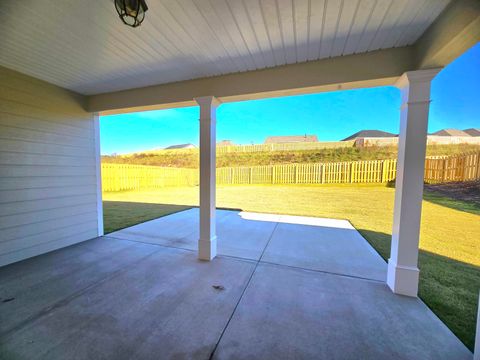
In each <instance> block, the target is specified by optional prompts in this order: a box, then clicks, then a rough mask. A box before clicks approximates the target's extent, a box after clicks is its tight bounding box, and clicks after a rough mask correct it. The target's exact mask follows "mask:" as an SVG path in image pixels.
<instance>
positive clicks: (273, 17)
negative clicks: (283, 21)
mask: <svg viewBox="0 0 480 360" xmlns="http://www.w3.org/2000/svg"><path fill="white" fill-rule="evenodd" d="M260 6H261V10H262V14H263V19H264V21H265V26H266V30H267V34H268V37H269V40H270V44H271V47H272V51H273V57H274V60H275V65H277V66H278V65H284V64H286V63H287V59H286V57H285V49H284V47H283V38H282V31H281V28H280V22H279V17H278V9H277V2H276V1H275V0H260Z"/></svg>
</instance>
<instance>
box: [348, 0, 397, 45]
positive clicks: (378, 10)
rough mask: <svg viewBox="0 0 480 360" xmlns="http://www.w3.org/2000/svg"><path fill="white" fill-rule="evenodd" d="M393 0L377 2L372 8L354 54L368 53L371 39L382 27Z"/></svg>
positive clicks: (379, 0)
mask: <svg viewBox="0 0 480 360" xmlns="http://www.w3.org/2000/svg"><path fill="white" fill-rule="evenodd" d="M393 1H394V0H378V1H377V2H376V4H375V6H374V8H373V11H372V15H371V16H370V19H369V21H368V23H367V26H366V28H365V30H364V32H363V35H362V37H361V38H360V41H359V42H358V44H357V48H356V50H355V53H362V52H366V51H369V49H370V46H371V45H372V42H373V39H374V38H375V36H377V33H378V31H379V29H380V27H381V26H382V24H383V22H384V20H385V16H386V14H387V12H388V10H389V9H390V7H391V6H392V2H393Z"/></svg>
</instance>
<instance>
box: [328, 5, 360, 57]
mask: <svg viewBox="0 0 480 360" xmlns="http://www.w3.org/2000/svg"><path fill="white" fill-rule="evenodd" d="M359 5H360V0H348V6H343V9H342V14H341V17H340V20H339V23H338V28H337V31H336V34H335V40H334V42H333V49H332V54H331V56H340V55H343V51H344V49H345V44H346V43H347V40H348V37H349V35H350V32H351V31H352V26H353V19H354V18H355V16H356V14H357V12H358V7H359Z"/></svg>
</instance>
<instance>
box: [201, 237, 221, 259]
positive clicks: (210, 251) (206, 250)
mask: <svg viewBox="0 0 480 360" xmlns="http://www.w3.org/2000/svg"><path fill="white" fill-rule="evenodd" d="M215 256H217V237H216V236H214V237H212V238H211V239H207V240H202V239H199V240H198V258H199V259H200V260H207V261H210V260H213V258H214V257H215Z"/></svg>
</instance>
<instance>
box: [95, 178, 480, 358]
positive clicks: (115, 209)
mask: <svg viewBox="0 0 480 360" xmlns="http://www.w3.org/2000/svg"><path fill="white" fill-rule="evenodd" d="M393 199H394V189H392V188H389V187H385V186H380V185H350V184H345V185H312V186H299V185H292V186H285V185H283V186H254V185H247V186H225V187H218V188H217V206H218V207H227V208H238V209H243V210H246V211H255V212H267V213H282V214H291V215H305V216H319V217H330V218H339V219H348V220H349V221H350V222H351V223H352V224H353V225H354V226H355V227H356V228H357V229H358V230H359V231H360V232H361V233H362V235H363V236H364V237H365V238H366V239H367V240H368V241H369V242H370V243H371V244H372V246H373V247H374V248H375V249H376V250H377V251H378V252H379V253H380V255H381V256H382V257H383V258H384V259H388V257H389V254H390V238H391V228H392V217H393V215H392V214H393ZM104 200H105V203H104V209H105V227H106V229H107V231H109V230H110V231H111V230H113V229H115V228H119V227H126V226H130V225H132V224H133V223H137V222H141V221H146V220H149V219H152V218H155V217H158V216H162V215H164V214H165V213H168V212H171V211H179V210H181V209H183V207H184V206H196V205H198V188H196V187H190V188H169V189H161V190H155V191H152V192H148V191H144V192H124V193H106V194H104ZM172 205H173V206H172ZM479 234H480V208H479V207H478V205H475V204H471V203H466V202H462V201H456V200H452V199H449V198H446V197H442V196H439V195H435V194H433V193H426V194H425V196H424V203H423V215H422V229H421V240H420V249H421V252H420V257H419V267H420V270H421V271H420V289H419V294H420V297H421V298H422V299H423V300H424V301H425V303H426V304H427V305H428V306H429V307H430V308H431V309H432V310H433V311H434V312H435V313H436V314H437V315H438V316H439V317H440V318H441V319H442V320H443V321H444V322H445V323H446V324H447V325H448V326H449V327H450V329H451V330H452V331H453V332H454V333H455V334H456V335H457V336H458V337H459V338H460V339H461V340H462V341H463V342H464V343H465V344H466V345H467V346H468V347H469V348H470V349H471V350H473V346H474V336H475V324H476V311H477V304H478V291H479V289H480V239H479Z"/></svg>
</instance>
